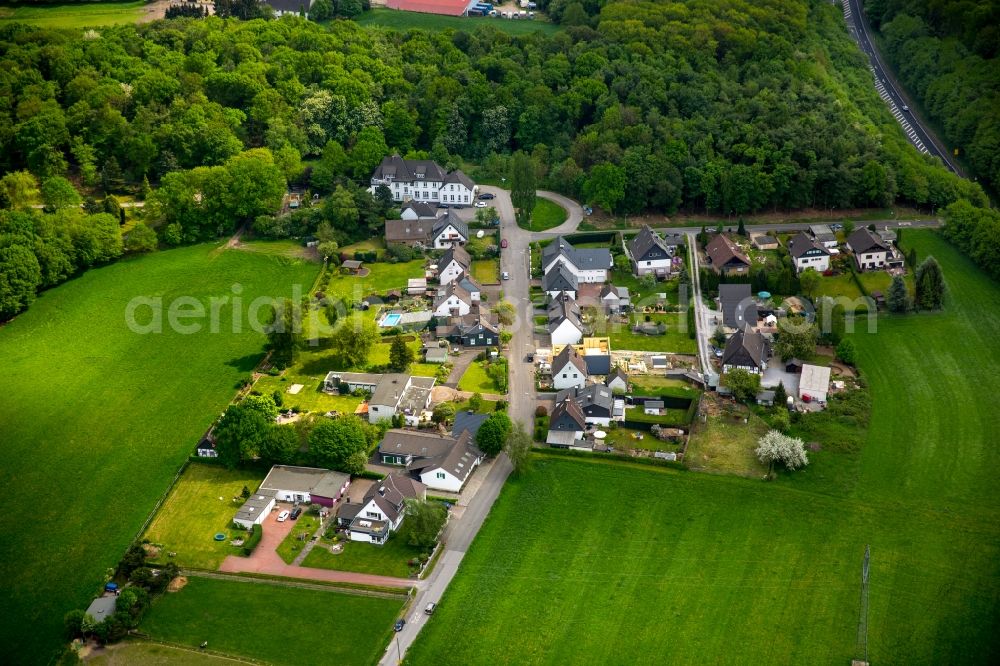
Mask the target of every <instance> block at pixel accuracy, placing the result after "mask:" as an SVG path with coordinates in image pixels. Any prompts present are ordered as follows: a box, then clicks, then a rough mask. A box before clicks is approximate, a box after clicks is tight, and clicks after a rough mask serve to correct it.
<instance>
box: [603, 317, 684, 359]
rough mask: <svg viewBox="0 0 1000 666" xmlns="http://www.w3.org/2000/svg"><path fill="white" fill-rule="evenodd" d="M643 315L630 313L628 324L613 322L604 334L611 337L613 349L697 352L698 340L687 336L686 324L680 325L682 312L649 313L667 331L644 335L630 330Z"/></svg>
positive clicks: (675, 352) (673, 352) (681, 352)
mask: <svg viewBox="0 0 1000 666" xmlns="http://www.w3.org/2000/svg"><path fill="white" fill-rule="evenodd" d="M645 316H646V315H636V314H634V315H632V317H631V322H632V323H631V324H628V325H626V324H618V323H613V324H612V326H611V330H610V331H609V332H608V333H607V334H606V335H608V336H609V337H610V338H611V348H612V349H614V350H615V351H618V350H629V351H654V352H669V353H672V354H696V353H698V341H697V340H692V339H691V338H690V337H688V334H687V326H682V325H681V317H682V313H676V312H674V313H666V314H652V315H649V318H650V320H651V322H652V323H654V324H655V323H660V322H663V323H665V324H666V325H667V331H666V333H664V334H663V335H646V334H644V333H635V332H633V331H632V330H631V326H633V325H635V323H636V322H637V321H641V322H645ZM684 316H686V315H684ZM598 334H599V335H603V334H600V333H598Z"/></svg>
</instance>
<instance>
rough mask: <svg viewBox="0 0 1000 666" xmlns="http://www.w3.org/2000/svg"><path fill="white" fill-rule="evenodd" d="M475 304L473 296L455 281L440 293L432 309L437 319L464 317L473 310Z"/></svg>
mask: <svg viewBox="0 0 1000 666" xmlns="http://www.w3.org/2000/svg"><path fill="white" fill-rule="evenodd" d="M473 302H474V301H473V300H472V294H470V293H469V292H468V291H467V290H466V289H465V288H464V287H463V286H462V285H461V284H459V283H458V282H457V281H453V282H449V283H448V286H447V287H445V288H444V289H442V290H441V291H439V293H438V296H437V298H435V299H434V306H433V308H432V309H433V311H434V315H435V316H437V317H464V316H465V315H467V314H469V312H470V311H471V310H472V304H473Z"/></svg>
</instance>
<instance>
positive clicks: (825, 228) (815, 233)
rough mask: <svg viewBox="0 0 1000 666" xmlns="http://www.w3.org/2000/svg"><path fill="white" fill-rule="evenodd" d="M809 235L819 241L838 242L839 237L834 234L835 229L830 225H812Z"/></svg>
mask: <svg viewBox="0 0 1000 666" xmlns="http://www.w3.org/2000/svg"><path fill="white" fill-rule="evenodd" d="M809 233H810V234H812V237H813V238H815V239H816V240H818V241H824V242H825V241H835V240H837V235H836V234H835V233H833V229H831V228H830V225H829V224H810V225H809Z"/></svg>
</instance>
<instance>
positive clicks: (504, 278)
mask: <svg viewBox="0 0 1000 666" xmlns="http://www.w3.org/2000/svg"><path fill="white" fill-rule="evenodd" d="M500 279H502V280H509V279H510V273H508V272H507V271H504V272H503V273H501V274H500Z"/></svg>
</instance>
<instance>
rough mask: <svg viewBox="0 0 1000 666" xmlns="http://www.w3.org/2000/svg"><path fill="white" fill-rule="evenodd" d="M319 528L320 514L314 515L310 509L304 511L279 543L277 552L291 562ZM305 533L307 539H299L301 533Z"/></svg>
mask: <svg viewBox="0 0 1000 666" xmlns="http://www.w3.org/2000/svg"><path fill="white" fill-rule="evenodd" d="M317 529H319V516H314V515H312V514H311V513H309V512H308V511H303V512H302V515H301V516H299V517H298V519H297V520H295V524H294V525H293V526H292V529H291V531H290V532H289V533H288V534H287V535H285V538H284V539H282V541H281V543H279V544H278V549H277V553H278V556H279V557H281V559H283V560H284V561H285V562H286V563H288V564H291V563H292V560H294V559H295V558H296V557H297V556H298V554H299V553H300V552H301V551H302V547H303V546H305V545H306V544H307V543H308V542H309V539H311V538H312V536H313V534H315V532H316V530H317ZM301 534H305V535H306V536H305V541H300V540H299V535H301Z"/></svg>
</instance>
